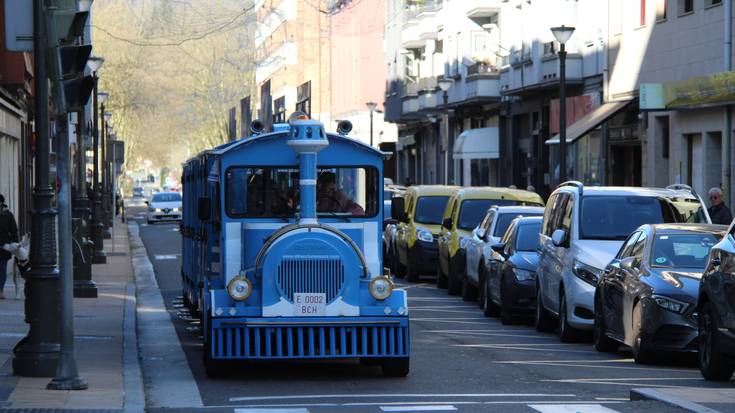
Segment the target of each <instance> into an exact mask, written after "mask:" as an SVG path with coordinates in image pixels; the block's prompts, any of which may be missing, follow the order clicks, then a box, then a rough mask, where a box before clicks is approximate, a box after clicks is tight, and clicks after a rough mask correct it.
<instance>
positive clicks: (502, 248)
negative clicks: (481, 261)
mask: <svg viewBox="0 0 735 413" xmlns="http://www.w3.org/2000/svg"><path fill="white" fill-rule="evenodd" d="M490 248H492V249H493V251H495V252H497V253H498V254H503V251H505V244H503V243H502V242H499V243H497V244H493V245H491V246H490Z"/></svg>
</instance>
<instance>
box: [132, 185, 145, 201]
mask: <svg viewBox="0 0 735 413" xmlns="http://www.w3.org/2000/svg"><path fill="white" fill-rule="evenodd" d="M133 198H145V191H144V190H143V187H140V186H136V187H134V188H133Z"/></svg>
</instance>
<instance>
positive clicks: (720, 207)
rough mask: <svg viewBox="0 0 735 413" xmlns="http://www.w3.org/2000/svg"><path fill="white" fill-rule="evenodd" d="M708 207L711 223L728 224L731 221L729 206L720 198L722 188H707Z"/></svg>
mask: <svg viewBox="0 0 735 413" xmlns="http://www.w3.org/2000/svg"><path fill="white" fill-rule="evenodd" d="M709 203H710V207H709V208H708V209H707V212H709V217H710V218H711V219H712V223H713V224H720V225H730V222H732V213H731V212H730V208H728V207H727V205H725V202H724V201H723V200H722V190H721V189H720V188H717V187H715V188H712V189H710V190H709Z"/></svg>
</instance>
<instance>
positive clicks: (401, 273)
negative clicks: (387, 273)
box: [396, 260, 406, 278]
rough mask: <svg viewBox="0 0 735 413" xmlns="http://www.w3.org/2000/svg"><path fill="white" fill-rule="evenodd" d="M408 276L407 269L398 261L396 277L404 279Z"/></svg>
mask: <svg viewBox="0 0 735 413" xmlns="http://www.w3.org/2000/svg"><path fill="white" fill-rule="evenodd" d="M405 276H406V267H405V266H404V265H403V264H401V261H399V260H396V277H398V278H403V277H405Z"/></svg>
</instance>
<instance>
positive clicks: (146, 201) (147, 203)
mask: <svg viewBox="0 0 735 413" xmlns="http://www.w3.org/2000/svg"><path fill="white" fill-rule="evenodd" d="M143 202H145V204H146V205H150V204H151V203H150V202H148V200H145V201H143Z"/></svg>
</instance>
